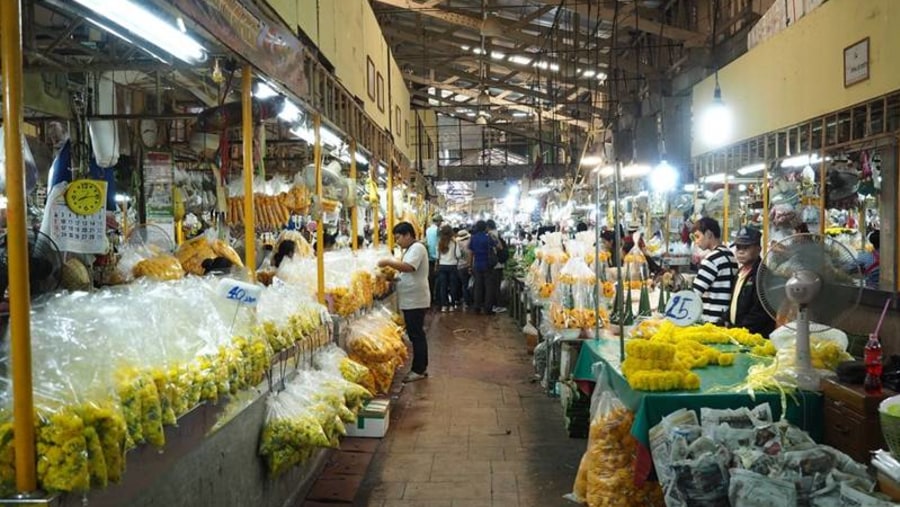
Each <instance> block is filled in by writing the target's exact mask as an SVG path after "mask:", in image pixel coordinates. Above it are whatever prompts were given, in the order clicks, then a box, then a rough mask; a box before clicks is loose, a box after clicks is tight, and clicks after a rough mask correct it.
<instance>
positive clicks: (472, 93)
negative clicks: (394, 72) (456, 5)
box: [404, 75, 591, 129]
mask: <svg viewBox="0 0 900 507" xmlns="http://www.w3.org/2000/svg"><path fill="white" fill-rule="evenodd" d="M404 78H405V79H406V80H407V81H410V82H412V83H416V84H420V85H424V86H429V87H434V88H435V89H438V90H446V91H448V92H452V93H455V94H457V95H462V96H464V97H470V98H477V97H478V95H479V94H480V92H479V91H478V90H470V89H468V88H460V87H458V86H453V85H447V84H444V83H442V82H440V81H434V80H431V79H425V78H421V77H418V76H410V75H406V76H404ZM491 105H494V106H503V107H508V108H510V109H516V110H518V111H525V112H536V111H535V108H534V107H533V106H530V105H527V104H520V103H518V102H514V101H511V100H506V99H500V98H497V97H491ZM461 107H462V106H461ZM554 119H555V120H559V121H564V122H566V123H569V124H571V125H575V126H578V127H581V128H585V129H587V128H590V124H591V122H590V121H586V120H582V119H577V118H572V117H570V116H567V115H565V114H560V113H556V112H551V118H548V120H554Z"/></svg>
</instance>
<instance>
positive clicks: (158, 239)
mask: <svg viewBox="0 0 900 507" xmlns="http://www.w3.org/2000/svg"><path fill="white" fill-rule="evenodd" d="M125 244H126V245H128V246H131V247H145V248H147V249H148V250H150V252H152V253H154V254H157V253H172V252H174V251H175V242H174V241H173V240H172V236H171V235H170V234H169V233H168V232H167V231H166V230H165V229H164V228H163V227H161V226H159V225H155V224H140V225H137V226H135V227H133V228H131V229H130V230H129V231H128V237H127V238H126V239H125Z"/></svg>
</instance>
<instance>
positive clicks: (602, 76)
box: [597, 72, 606, 81]
mask: <svg viewBox="0 0 900 507" xmlns="http://www.w3.org/2000/svg"><path fill="white" fill-rule="evenodd" d="M597 81H606V72H598V73H597Z"/></svg>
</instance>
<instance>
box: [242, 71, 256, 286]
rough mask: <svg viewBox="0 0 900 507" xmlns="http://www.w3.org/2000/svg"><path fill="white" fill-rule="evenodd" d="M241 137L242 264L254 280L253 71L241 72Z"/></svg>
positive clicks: (252, 280) (251, 279)
mask: <svg viewBox="0 0 900 507" xmlns="http://www.w3.org/2000/svg"><path fill="white" fill-rule="evenodd" d="M241 74H242V76H241V127H242V130H241V138H242V141H243V142H242V143H241V146H242V147H243V152H244V153H243V155H244V159H243V162H244V163H243V165H244V168H243V170H244V264H245V265H246V266H247V274H248V275H249V277H250V281H251V282H254V281H256V220H255V217H254V216H253V71H251V70H250V66H249V65H244V69H243V71H242V72H241Z"/></svg>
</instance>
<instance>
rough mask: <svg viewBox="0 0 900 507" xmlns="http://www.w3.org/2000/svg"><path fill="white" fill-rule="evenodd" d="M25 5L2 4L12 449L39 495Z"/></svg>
mask: <svg viewBox="0 0 900 507" xmlns="http://www.w3.org/2000/svg"><path fill="white" fill-rule="evenodd" d="M21 22H22V20H21V17H20V0H3V1H0V80H2V82H3V125H4V128H5V130H6V137H5V140H4V146H5V148H6V199H7V205H6V219H7V234H8V243H7V246H8V259H9V314H10V317H9V324H10V343H11V354H12V380H13V386H12V387H13V435H14V441H13V448H14V450H15V453H16V460H15V463H16V489H17V490H18V491H19V492H20V493H30V492H32V491H35V490H36V489H37V481H36V478H35V471H36V469H35V452H34V397H33V396H34V393H33V392H32V385H31V317H30V313H31V293H30V289H29V287H28V239H27V236H26V232H25V231H26V227H25V163H24V161H23V159H22V116H23V114H22V107H23V106H22V102H23V95H22V25H21Z"/></svg>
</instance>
